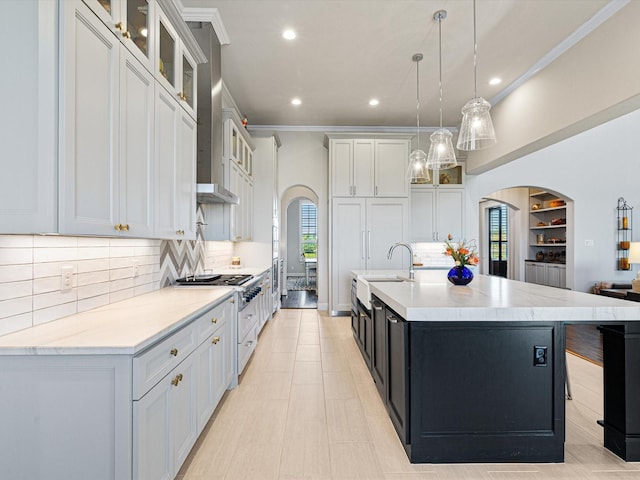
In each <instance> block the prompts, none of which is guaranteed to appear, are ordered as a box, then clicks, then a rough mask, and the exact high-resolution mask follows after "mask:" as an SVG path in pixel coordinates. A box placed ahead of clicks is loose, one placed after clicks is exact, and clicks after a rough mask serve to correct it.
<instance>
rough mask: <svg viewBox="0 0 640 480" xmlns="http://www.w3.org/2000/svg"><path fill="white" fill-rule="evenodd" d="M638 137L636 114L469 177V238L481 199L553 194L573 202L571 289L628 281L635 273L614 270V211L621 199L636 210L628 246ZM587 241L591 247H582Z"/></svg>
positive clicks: (637, 198) (635, 201) (638, 198)
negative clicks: (510, 191) (539, 191)
mask: <svg viewBox="0 0 640 480" xmlns="http://www.w3.org/2000/svg"><path fill="white" fill-rule="evenodd" d="M639 131H640V110H637V111H635V112H632V113H629V114H627V115H624V116H622V117H619V118H617V119H614V120H611V121H610V122H608V123H605V124H603V125H600V126H598V127H595V128H593V129H591V130H588V131H586V132H583V133H581V134H578V135H576V136H574V137H571V138H568V139H566V140H563V141H562V142H559V143H557V144H554V145H551V146H549V147H546V148H544V149H542V150H539V151H537V152H534V153H531V154H529V155H526V156H524V157H522V158H520V159H518V160H515V161H513V162H511V163H509V164H506V165H503V166H501V167H498V168H496V169H494V170H491V171H488V172H485V173H482V174H480V175H467V177H466V180H467V189H466V202H467V205H466V232H467V237H470V238H472V237H474V236H477V235H479V233H478V232H479V214H478V204H479V201H480V199H481V198H482V197H484V196H487V195H489V194H490V193H493V192H496V191H498V190H502V189H504V188H509V187H518V186H529V185H530V186H537V187H541V188H546V189H551V190H555V191H557V192H560V193H562V194H564V195H566V196H568V197H569V198H571V199H572V200H573V201H574V269H573V272H571V273H573V289H574V290H578V291H589V289H590V288H591V286H592V285H593V284H594V283H595V282H598V281H619V282H624V281H630V280H631V278H633V277H634V276H635V274H634V273H632V272H630V271H624V272H623V271H617V270H616V206H617V201H618V198H619V197H624V198H625V199H626V200H627V202H628V203H629V205H631V206H634V207H635V209H634V213H633V215H632V222H633V223H632V225H633V226H635V229H636V231H635V232H634V233H633V237H632V240H634V241H635V240H638V239H639V238H640V231H639V230H638V229H640V223H636V220H638V218H637V216H638V210H639V205H640V188H639V185H640V177H639V176H638V173H639V172H640V160H639V159H638V152H640V135H639V134H638V132H639ZM585 240H592V241H593V246H592V247H587V246H585ZM637 268H638V267H637V266H636V267H633V270H635V271H637ZM569 274H570V272H567V275H568V276H569Z"/></svg>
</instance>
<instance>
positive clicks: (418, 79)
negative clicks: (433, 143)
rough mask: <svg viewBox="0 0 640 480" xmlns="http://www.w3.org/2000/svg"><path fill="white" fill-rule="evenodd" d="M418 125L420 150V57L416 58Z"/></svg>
mask: <svg viewBox="0 0 640 480" xmlns="http://www.w3.org/2000/svg"><path fill="white" fill-rule="evenodd" d="M416 125H417V126H418V132H417V133H418V150H420V59H416Z"/></svg>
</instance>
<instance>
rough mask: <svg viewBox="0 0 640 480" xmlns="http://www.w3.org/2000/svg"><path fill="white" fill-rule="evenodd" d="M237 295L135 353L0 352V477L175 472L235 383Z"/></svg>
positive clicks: (30, 479) (115, 477)
mask: <svg viewBox="0 0 640 480" xmlns="http://www.w3.org/2000/svg"><path fill="white" fill-rule="evenodd" d="M236 295H237V294H236V293H235V292H233V293H231V294H228V296H227V297H224V298H221V299H219V301H218V302H217V303H216V304H215V305H214V306H213V307H211V308H210V309H209V310H207V311H205V312H204V313H201V314H200V315H198V316H195V317H194V318H193V320H191V321H188V322H187V323H186V325H184V326H183V327H182V328H180V329H178V330H176V331H173V332H171V333H169V334H165V336H164V337H160V338H158V339H157V341H156V343H154V344H153V345H151V346H149V347H148V348H146V349H145V350H143V351H141V352H138V353H136V354H135V355H132V354H130V353H105V352H110V351H113V350H114V349H115V351H118V350H119V349H120V350H122V348H121V347H120V345H116V346H111V345H109V346H99V347H95V353H92V352H91V350H92V349H93V348H94V347H85V350H87V352H88V353H84V354H77V353H75V350H74V349H73V348H71V349H69V350H68V352H69V354H65V353H64V352H60V353H58V354H55V355H44V354H39V355H36V354H24V355H12V354H8V355H0V378H2V380H3V382H0V413H1V414H2V415H1V419H2V422H3V423H2V425H3V429H4V430H5V431H6V432H11V434H10V435H9V434H4V435H0V478H2V479H5V478H7V479H9V478H10V479H16V480H48V479H54V478H55V479H58V478H64V479H69V480H87V479H91V480H131V479H134V480H161V479H167V480H171V479H173V478H175V476H176V474H177V473H178V471H179V470H180V467H181V466H182V464H183V463H184V461H185V459H186V457H187V455H188V454H189V452H190V450H191V448H192V447H193V445H194V443H195V441H196V439H197V438H198V435H199V434H200V433H201V432H202V430H203V428H204V426H205V425H206V424H207V422H208V421H209V418H210V417H211V414H212V413H213V411H214V409H215V408H216V406H217V405H218V403H219V401H220V399H221V398H222V395H223V394H224V391H225V390H226V389H228V388H231V387H233V386H234V385H235V379H236V355H235V354H236V345H237V342H236V330H235V328H236V316H237V304H236ZM184 314H185V318H186V317H187V316H189V315H191V314H192V312H189V311H186V312H185V313H184ZM145 320H146V319H144V318H143V319H141V321H143V322H144V321H145ZM88 328H89V329H91V327H88ZM165 328H166V327H165ZM161 331H164V328H163V329H162V330H161ZM150 333H151V332H150ZM160 333H161V332H160V331H159V332H157V334H160ZM96 335H98V334H97V333H96ZM252 338H255V329H254V336H253V337H252ZM105 349H106V350H105ZM125 350H126V349H125Z"/></svg>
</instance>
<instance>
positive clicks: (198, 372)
mask: <svg viewBox="0 0 640 480" xmlns="http://www.w3.org/2000/svg"><path fill="white" fill-rule="evenodd" d="M234 318H235V296H234V297H232V298H228V299H226V300H224V301H223V302H222V303H220V304H218V305H217V306H216V307H214V308H213V309H211V310H210V311H208V312H206V313H204V314H202V315H200V317H198V318H197V319H196V320H195V321H194V322H192V323H191V324H189V325H188V326H186V327H184V328H183V329H181V330H179V331H178V332H176V333H174V334H173V335H171V336H170V337H169V338H167V339H164V340H163V341H162V342H160V343H158V344H156V345H155V346H154V347H152V348H150V349H149V350H147V351H146V352H143V353H142V354H141V355H139V356H136V357H134V387H133V390H134V402H133V449H134V450H133V458H134V470H133V478H135V479H140V480H147V479H149V480H157V479H173V478H174V477H175V475H176V474H177V473H178V471H179V470H180V467H181V466H182V464H183V463H184V461H185V459H186V458H187V455H188V454H189V452H190V451H191V448H192V447H193V444H194V443H195V441H196V439H197V438H198V435H199V434H200V432H202V430H203V428H204V427H205V425H206V424H207V422H208V421H209V418H210V417H211V414H212V413H213V411H214V409H215V408H216V406H217V405H218V402H219V401H220V399H221V398H222V395H223V394H224V392H225V390H226V389H227V388H228V387H229V386H230V384H231V382H232V381H233V378H234V375H235V362H234V343H235V341H234V335H233V328H234V327H235V322H234ZM203 338H204V341H202V339H203ZM190 339H196V343H199V345H198V346H197V347H195V349H193V348H191V345H192V343H191V342H190ZM138 359H143V360H139V361H138ZM180 359H181V360H180ZM173 360H177V361H179V363H177V364H175V365H172V364H171V362H172V361H173ZM139 364H145V365H146V364H148V365H149V366H148V367H147V368H137V365H139ZM167 368H171V370H169V371H168V373H166V374H165V375H164V377H163V378H162V379H161V380H160V381H159V382H158V383H157V384H155V385H154V386H153V387H152V388H151V389H150V390H148V391H142V390H141V389H140V388H137V383H140V382H142V381H143V380H144V379H145V376H143V375H138V376H136V375H135V372H136V371H152V372H153V371H165V372H166V370H167ZM163 369H164V370H163ZM137 379H138V380H137ZM136 392H139V395H140V397H139V398H138V396H137V395H136Z"/></svg>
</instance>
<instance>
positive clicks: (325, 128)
mask: <svg viewBox="0 0 640 480" xmlns="http://www.w3.org/2000/svg"><path fill="white" fill-rule="evenodd" d="M249 128H250V129H251V130H256V131H260V130H269V131H278V132H322V133H389V134H403V135H415V134H416V127H394V126H390V127H384V126H348V125H251V126H250V127H249ZM439 128H440V127H420V133H433V132H435V131H436V130H438V129H439ZM445 128H447V129H448V130H449V131H451V133H454V134H455V133H458V127H445Z"/></svg>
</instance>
